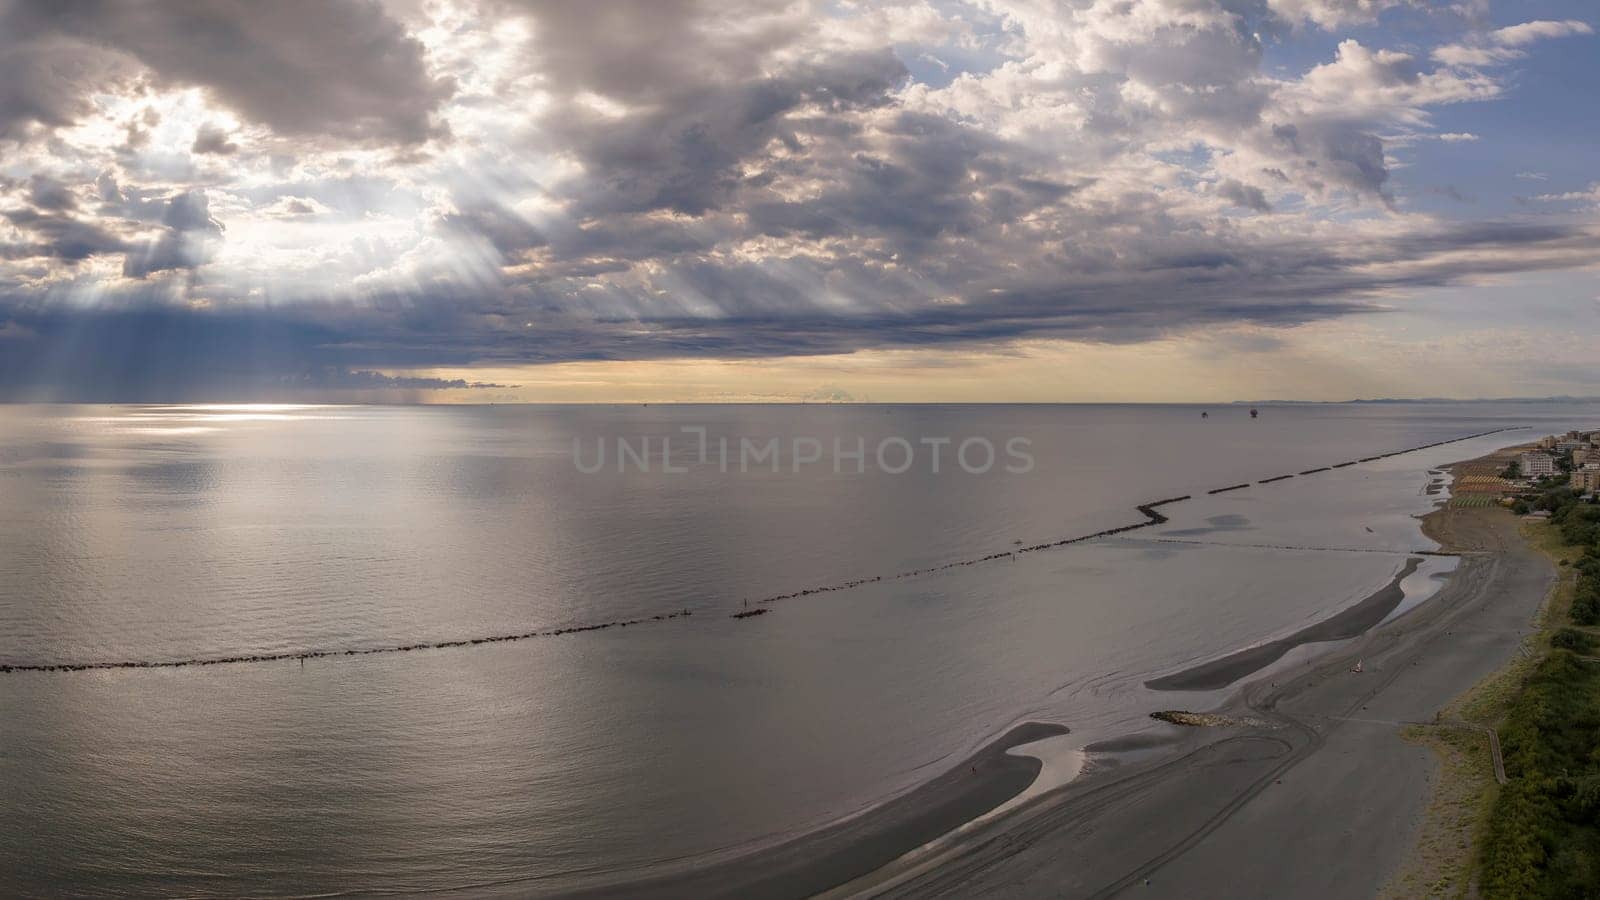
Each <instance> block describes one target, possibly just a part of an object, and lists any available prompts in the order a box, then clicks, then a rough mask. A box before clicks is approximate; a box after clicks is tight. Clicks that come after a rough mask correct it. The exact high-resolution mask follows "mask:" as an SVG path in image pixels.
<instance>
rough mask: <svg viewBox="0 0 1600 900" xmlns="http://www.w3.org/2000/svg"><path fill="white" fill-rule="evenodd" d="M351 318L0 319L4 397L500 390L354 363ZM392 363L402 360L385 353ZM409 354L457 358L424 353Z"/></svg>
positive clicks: (189, 314) (103, 314)
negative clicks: (397, 373) (392, 372)
mask: <svg viewBox="0 0 1600 900" xmlns="http://www.w3.org/2000/svg"><path fill="white" fill-rule="evenodd" d="M349 324H355V323H347V324H346V325H343V326H342V325H341V324H340V323H338V322H317V321H307V320H301V319H297V318H295V317H292V316H291V317H283V316H276V315H270V314H266V313H260V312H256V313H248V312H247V313H220V314H219V313H209V312H201V311H185V310H176V309H162V308H159V307H151V306H145V307H142V308H137V309H131V310H93V311H88V312H84V313H80V314H68V313H65V312H61V311H35V312H30V313H18V314H15V315H14V316H13V318H12V319H11V320H10V321H6V320H4V319H3V318H0V339H3V340H4V341H5V343H4V349H3V351H0V400H23V399H31V400H63V401H74V400H79V401H81V400H97V401H107V402H123V401H169V400H170V401H185V400H203V399H226V398H236V397H251V396H272V395H274V394H281V393H282V392H283V391H285V390H288V391H294V390H300V389H311V390H326V389H339V390H371V389H405V390H437V389H441V388H473V387H498V385H492V384H486V383H480V382H469V381H465V380H461V379H439V378H418V377H406V376H401V377H394V376H389V375H384V374H382V373H380V372H375V371H372V370H370V369H363V368H352V366H351V365H350V362H351V361H352V360H358V359H364V358H367V357H366V355H365V354H363V353H361V352H360V351H359V350H352V349H349V344H350V342H352V341H354V340H356V339H357V338H356V337H355V335H354V334H353V333H352V331H351V330H350V329H349V327H348V326H349ZM383 357H384V358H385V359H386V360H393V359H395V358H397V357H399V358H405V355H404V354H401V353H394V352H390V353H386V354H383ZM409 361H411V362H413V363H418V362H442V363H451V362H455V363H459V362H462V361H464V359H463V358H462V357H461V356H460V355H453V354H451V353H448V352H446V353H427V354H422V355H417V356H415V357H413V358H411V359H410V360H409Z"/></svg>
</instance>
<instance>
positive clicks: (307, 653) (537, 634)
mask: <svg viewBox="0 0 1600 900" xmlns="http://www.w3.org/2000/svg"><path fill="white" fill-rule="evenodd" d="M1515 430H1517V429H1516V428H1510V427H1508V428H1495V429H1491V430H1489V431H1480V432H1478V433H1477V434H1469V435H1466V436H1465V437H1459V438H1451V439H1449V440H1444V441H1434V442H1433V443H1431V444H1423V445H1421V446H1419V447H1411V448H1409V449H1406V450H1394V451H1391V452H1389V453H1384V454H1380V455H1378V456H1372V457H1367V458H1366V459H1363V460H1355V461H1352V462H1346V463H1339V464H1338V465H1336V466H1324V467H1322V468H1320V469H1307V470H1306V471H1304V472H1301V473H1299V474H1301V475H1311V474H1314V473H1317V472H1326V471H1328V470H1329V469H1337V468H1343V467H1345V466H1353V465H1356V464H1357V463H1358V462H1367V461H1369V460H1374V459H1386V458H1388V457H1391V456H1400V455H1402V454H1405V453H1415V452H1417V451H1420V450H1427V449H1431V448H1433V447H1438V446H1441V445H1444V444H1454V443H1457V442H1460V441H1470V440H1472V439H1473V438H1480V437H1485V436H1487V435H1491V434H1499V433H1500V432H1503V431H1515ZM1292 477H1294V476H1292V475H1279V476H1277V477H1274V478H1269V479H1266V481H1263V482H1260V483H1262V484H1265V483H1267V482H1271V481H1282V480H1283V479H1285V478H1292ZM1249 486H1250V484H1249V482H1246V483H1244V484H1236V485H1233V486H1231V487H1225V488H1218V489H1216V490H1213V491H1208V492H1207V493H1210V494H1221V493H1225V492H1227V491H1236V490H1239V489H1241V488H1246V487H1249ZM1191 496H1192V495H1190V494H1184V495H1183V496H1181V497H1168V498H1167V499H1165V500H1156V501H1154V502H1151V503H1141V504H1139V505H1137V506H1135V507H1134V509H1136V510H1138V511H1139V514H1140V515H1142V516H1144V517H1145V521H1143V522H1135V523H1133V524H1131V525H1120V526H1118V527H1116V528H1106V529H1102V530H1100V531H1095V532H1091V533H1089V534H1082V535H1078V536H1077V537H1069V538H1062V539H1061V540H1057V541H1048V542H1045V543H1042V544H1033V545H1031V546H1027V547H1017V548H1015V549H1012V550H1002V551H1000V552H998V553H990V554H988V555H987V556H979V557H976V558H973V559H964V560H957V561H955V562H948V563H942V564H940V565H935V566H927V567H925V568H921V569H910V570H907V571H904V572H897V573H894V574H891V575H873V576H870V577H866V578H856V579H852V580H850V581H843V582H839V583H838V584H831V585H824V586H821V587H813V588H806V589H804V590H799V591H790V592H788V593H785V594H775V595H773V596H770V597H764V598H762V599H760V600H758V601H755V602H757V603H764V604H765V603H777V602H778V601H781V600H792V599H795V598H798V597H809V596H811V595H813V594H825V593H830V592H833V591H844V590H849V589H851V588H856V587H861V586H863V585H867V584H874V583H877V582H882V581H899V580H902V579H907V578H916V577H919V576H922V575H929V574H932V573H935V572H944V571H948V570H950V569H958V568H963V567H966V566H975V565H978V564H980V563H986V562H995V561H997V560H1002V559H1016V558H1017V557H1018V556H1020V555H1021V554H1024V553H1037V552H1039V551H1041V550H1050V549H1053V548H1056V547H1065V546H1068V545H1071V544H1081V543H1084V542H1087V541H1093V540H1098V539H1100V538H1106V537H1114V536H1116V535H1120V534H1126V533H1128V532H1130V531H1135V530H1138V529H1140V528H1149V527H1151V526H1154V525H1163V524H1165V523H1166V522H1167V521H1168V520H1167V517H1166V516H1165V515H1162V514H1161V513H1160V512H1159V511H1158V509H1159V508H1160V507H1163V506H1166V505H1168V504H1172V503H1180V502H1182V501H1184V500H1188V499H1191ZM1439 555H1445V554H1439ZM766 611H767V610H766V609H762V608H755V609H748V610H745V611H742V612H737V613H734V614H733V616H732V618H735V619H743V618H748V617H751V616H758V615H762V614H763V613H765V612H766ZM690 615H693V613H692V612H691V611H690V610H688V609H682V610H679V611H677V612H672V613H661V614H657V615H653V616H646V617H642V618H637V619H618V620H615V621H610V622H597V623H593V624H589V625H568V626H565V627H562V628H546V629H535V630H531V631H523V632H516V633H510V634H494V635H487V636H484V637H472V638H459V639H454V640H441V641H419V642H416V643H411V644H391V645H384V646H378V647H358V648H350V649H344V650H339V649H330V650H298V651H285V652H282V653H252V654H242V655H234V656H203V657H193V658H188V659H172V660H113V661H105V662H82V663H74V662H57V663H0V675H6V674H10V673H13V672H87V671H91V670H96V669H182V668H190V667H201V666H221V665H236V664H242V663H269V662H293V661H294V660H302V661H304V660H308V659H328V658H332V657H340V656H374V655H378V654H385V653H410V652H412V651H414V650H447V649H452V648H458V647H474V646H477V645H479V644H499V643H506V642H510V641H526V640H532V639H533V638H544V637H559V636H563V635H569V634H583V633H585V632H591V631H604V630H606V629H609V628H626V627H628V626H629V625H643V624H646V623H649V622H665V621H668V620H671V619H682V618H687V617H689V616H690Z"/></svg>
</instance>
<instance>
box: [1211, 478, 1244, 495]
mask: <svg viewBox="0 0 1600 900" xmlns="http://www.w3.org/2000/svg"><path fill="white" fill-rule="evenodd" d="M1249 486H1250V482H1248V481H1246V482H1245V483H1244V484H1231V485H1228V486H1227V487H1225V488H1217V489H1216V490H1212V491H1206V493H1208V494H1226V493H1227V492H1229V491H1242V490H1244V489H1245V488H1247V487H1249Z"/></svg>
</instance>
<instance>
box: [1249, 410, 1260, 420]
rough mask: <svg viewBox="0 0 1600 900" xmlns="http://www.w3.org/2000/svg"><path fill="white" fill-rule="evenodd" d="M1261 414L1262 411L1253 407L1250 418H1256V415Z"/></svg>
mask: <svg viewBox="0 0 1600 900" xmlns="http://www.w3.org/2000/svg"><path fill="white" fill-rule="evenodd" d="M1259 415H1261V413H1260V412H1258V411H1256V410H1253V409H1252V410H1250V418H1252V419H1254V418H1255V417H1256V416H1259Z"/></svg>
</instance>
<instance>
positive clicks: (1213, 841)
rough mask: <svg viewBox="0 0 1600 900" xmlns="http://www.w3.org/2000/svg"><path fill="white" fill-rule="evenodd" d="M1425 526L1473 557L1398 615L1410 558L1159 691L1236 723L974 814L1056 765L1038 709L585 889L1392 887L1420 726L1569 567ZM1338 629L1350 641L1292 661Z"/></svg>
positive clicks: (1421, 768)
mask: <svg viewBox="0 0 1600 900" xmlns="http://www.w3.org/2000/svg"><path fill="white" fill-rule="evenodd" d="M1423 528H1424V531H1425V533H1426V534H1427V535H1428V536H1429V537H1431V538H1433V539H1434V540H1436V541H1438V542H1439V543H1440V544H1441V545H1442V547H1443V551H1442V552H1450V553H1460V554H1462V560H1461V565H1460V567H1459V568H1458V569H1457V570H1456V571H1455V573H1454V574H1453V575H1452V576H1451V577H1450V578H1449V580H1448V582H1447V583H1446V584H1445V585H1444V586H1443V587H1442V588H1441V589H1440V591H1439V592H1438V594H1437V595H1435V596H1434V597H1433V598H1431V599H1430V600H1428V601H1427V602H1426V603H1424V604H1422V605H1421V606H1420V607H1419V608H1417V609H1415V610H1412V611H1410V612H1408V613H1406V614H1405V615H1403V616H1401V617H1399V618H1397V619H1395V620H1393V621H1389V622H1387V623H1385V622H1384V620H1385V619H1386V618H1387V617H1388V616H1389V615H1390V614H1391V613H1392V612H1393V611H1394V610H1395V609H1396V607H1397V606H1398V604H1399V603H1400V601H1401V599H1402V593H1401V590H1400V582H1401V580H1402V579H1404V578H1405V577H1406V576H1407V575H1409V574H1411V573H1412V572H1413V571H1415V569H1416V567H1417V565H1418V563H1419V562H1420V560H1419V559H1418V558H1417V557H1411V558H1409V559H1408V560H1407V562H1406V563H1405V565H1404V567H1403V570H1402V571H1401V572H1400V573H1399V574H1398V575H1397V576H1396V577H1395V578H1394V579H1393V580H1392V581H1391V582H1390V583H1389V584H1388V585H1386V586H1384V587H1383V588H1381V589H1380V590H1378V591H1376V592H1374V593H1373V594H1372V595H1371V596H1369V597H1367V598H1366V599H1364V600H1362V601H1361V602H1359V603H1357V604H1355V605H1354V606H1351V607H1349V608H1347V609H1345V610H1343V611H1341V612H1339V613H1338V614H1336V615H1334V616H1331V617H1329V618H1327V619H1325V620H1322V621H1320V622H1317V623H1315V624H1313V625H1311V626H1308V627H1307V628H1305V629H1303V630H1301V631H1300V632H1298V633H1296V634H1293V635H1291V636H1288V637H1285V638H1283V639H1280V640H1277V641H1273V642H1270V643H1266V644H1262V645H1260V646H1257V647H1252V648H1248V649H1246V650H1242V651H1240V652H1237V653H1234V654H1230V655H1228V656H1226V657H1223V658H1221V659H1218V660H1215V661H1211V662H1208V663H1205V664H1202V665H1199V666H1196V667H1193V668H1191V669H1188V670H1185V671H1183V672H1180V673H1177V674H1174V675H1169V676H1164V677H1162V678H1159V679H1156V680H1153V681H1152V682H1150V683H1149V686H1150V687H1152V688H1156V689H1159V690H1165V691H1170V692H1172V693H1171V697H1172V698H1173V705H1174V706H1175V707H1181V704H1182V698H1183V697H1184V696H1185V694H1184V692H1190V691H1214V690H1217V689H1220V688H1224V687H1228V686H1230V685H1233V686H1235V687H1236V690H1235V691H1234V692H1233V694H1232V696H1231V698H1230V699H1229V700H1227V701H1226V702H1225V703H1224V704H1223V706H1221V707H1220V708H1217V709H1196V710H1194V712H1202V713H1206V714H1207V715H1206V716H1205V717H1204V720H1206V721H1209V722H1212V723H1220V724H1213V725H1211V726H1209V727H1182V726H1177V725H1166V724H1155V723H1152V724H1153V728H1152V730H1151V731H1149V732H1145V733H1142V734H1138V735H1132V736H1129V737H1127V738H1123V739H1117V740H1112V741H1106V742H1102V743H1100V744H1096V745H1091V746H1090V747H1089V748H1087V749H1088V751H1089V753H1090V760H1091V762H1090V765H1089V767H1088V769H1087V770H1086V773H1085V775H1084V776H1083V777H1080V778H1078V779H1077V780H1075V781H1073V782H1072V783H1071V784H1069V785H1067V786H1066V787H1064V788H1062V789H1059V790H1056V791H1053V792H1050V793H1047V794H1044V795H1043V796H1040V797H1038V798H1035V799H1033V800H1031V801H1029V802H1027V803H1024V804H1022V805H1021V806H1020V807H1019V808H1018V809H1016V810H1014V811H1012V812H1010V813H1009V814H1004V815H1001V816H999V817H995V818H993V819H991V820H987V821H979V822H973V821H972V820H974V819H977V818H978V817H979V816H981V815H982V814H983V813H985V812H987V811H989V810H991V809H994V808H995V807H997V806H999V805H1000V804H1001V803H1003V802H1005V801H1006V800H1007V799H1009V798H1010V797H1013V796H1015V795H1016V794H1017V793H1019V792H1021V791H1022V790H1023V789H1024V788H1025V787H1026V786H1027V785H1028V784H1029V783H1030V782H1031V780H1032V779H1033V777H1034V776H1035V774H1036V773H1037V772H1038V771H1039V768H1040V764H1039V762H1038V761H1037V760H1033V759H1030V758H1027V757H1019V756H1015V755H1010V754H1007V753H1006V752H1005V750H1006V749H1007V748H1010V747H1015V746H1017V745H1020V744H1024V743H1027V742H1029V741H1032V740H1037V739H1039V738H1041V737H1046V736H1049V735H1052V734H1059V733H1062V732H1063V731H1064V729H1063V728H1061V727H1060V726H1055V725H1043V724H1039V723H1030V724H1028V725H1023V726H1020V727H1018V728H1016V729H1013V730H1012V731H1011V732H1009V733H1007V734H1006V735H1005V736H1003V737H1001V738H999V739H997V740H996V741H994V742H993V743H991V744H990V745H988V746H987V747H985V748H984V749H983V750H982V751H980V752H979V753H978V754H977V755H976V756H974V757H973V758H972V759H971V760H968V761H966V762H963V763H962V764H960V765H958V766H955V767H954V768H952V769H951V770H950V771H949V772H947V773H946V774H945V775H943V776H941V777H940V778H938V779H935V780H934V781H932V782H929V783H927V784H925V785H923V786H921V787H919V788H918V789H916V790H914V791H912V792H910V793H908V794H905V795H903V796H901V797H899V798H897V799H895V800H893V801H891V802H889V803H887V804H884V805H882V806H880V807H878V808H876V809H874V810H871V811H869V812H868V813H866V814H864V815H862V816H859V817H856V818H854V819H851V820H849V821H846V822H843V823H840V824H839V825H837V826H835V827H832V828H829V829H824V830H823V831H820V832H817V833H815V834H811V835H806V836H802V837H800V838H796V839H794V840H791V841H789V842H787V843H784V844H782V845H780V846H778V847H775V848H772V849H770V850H765V851H761V852H758V853H755V854H751V855H748V856H744V857H740V858H737V859H732V860H727V861H724V862H721V863H718V864H715V865H712V866H710V867H705V868H699V869H695V870H691V871H687V872H684V873H681V874H676V875H666V876H662V877H660V878H657V879H654V880H652V881H649V882H645V883H638V882H635V883H631V884H626V885H619V886H618V887H617V888H615V889H614V890H602V891H596V892H593V893H590V894H586V895H585V896H596V897H602V896H621V895H623V894H626V895H628V896H641V895H642V896H685V895H689V894H693V895H696V896H706V897H720V896H726V897H733V896H739V897H774V898H777V897H803V896H812V895H818V894H819V893H820V895H821V896H826V897H834V898H843V897H907V898H911V897H919V898H920V897H929V896H952V897H973V896H985V897H989V896H1001V897H1063V896H1066V897H1089V898H1099V897H1113V896H1120V895H1122V894H1124V893H1128V894H1130V895H1135V896H1140V897H1183V898H1194V897H1218V898H1223V897H1228V898H1232V897H1241V896H1259V897H1267V896H1291V895H1292V896H1297V897H1327V898H1348V897H1361V896H1374V895H1376V894H1378V893H1379V892H1380V890H1381V889H1382V888H1383V886H1384V884H1385V883H1386V882H1387V881H1388V879H1389V878H1390V877H1391V875H1392V874H1393V873H1394V872H1395V870H1396V869H1397V868H1398V866H1399V865H1400V864H1401V862H1402V860H1403V859H1404V857H1405V855H1406V853H1407V850H1408V848H1409V847H1410V845H1411V843H1412V842H1413V839H1414V833H1415V830H1416V828H1417V826H1418V823H1419V821H1420V818H1421V816H1422V813H1423V810H1424V808H1425V805H1426V803H1427V799H1428V794H1429V786H1430V779H1432V778H1433V777H1434V775H1435V770H1436V768H1437V763H1436V761H1435V760H1434V758H1433V756H1432V755H1431V754H1430V752H1429V751H1428V750H1427V749H1425V748H1423V747H1420V746H1417V745H1416V744H1411V743H1406V742H1404V741H1402V739H1401V731H1402V729H1404V728H1405V727H1407V726H1408V725H1409V724H1412V723H1419V722H1428V721H1431V720H1432V719H1433V718H1434V717H1435V716H1436V714H1437V713H1438V711H1439V710H1440V709H1441V708H1442V707H1444V706H1445V705H1446V704H1447V703H1448V702H1449V701H1450V700H1451V699H1452V698H1453V697H1455V696H1457V695H1458V694H1460V693H1462V692H1463V691H1465V690H1467V689H1468V688H1470V687H1471V686H1472V685H1474V684H1475V683H1477V682H1478V681H1479V680H1480V679H1482V678H1483V677H1484V676H1486V675H1488V674H1489V673H1491V672H1493V671H1494V670H1495V669H1497V668H1498V667H1500V666H1501V665H1503V664H1504V663H1505V662H1506V661H1507V660H1508V659H1509V658H1510V657H1511V655H1512V654H1514V653H1515V652H1516V649H1517V647H1518V645H1519V644H1520V642H1521V640H1522V639H1523V637H1524V636H1525V635H1526V634H1528V633H1529V632H1530V631H1531V630H1532V624H1531V622H1532V619H1533V617H1534V615H1535V614H1536V613H1537V611H1538V609H1539V608H1540V606H1541V604H1542V602H1543V601H1544V599H1545V597H1546V595H1547V593H1548V591H1549V589H1550V586H1551V584H1552V583H1553V580H1554V577H1555V575H1554V571H1553V569H1552V568H1551V566H1550V565H1549V563H1548V561H1546V560H1545V559H1544V558H1543V557H1541V556H1540V555H1539V554H1537V553H1536V552H1535V551H1533V550H1532V549H1531V548H1529V547H1528V546H1527V545H1526V544H1525V543H1524V541H1523V540H1522V538H1521V537H1520V536H1519V534H1518V532H1517V522H1516V520H1515V519H1514V518H1513V517H1512V516H1511V515H1509V514H1508V513H1506V512H1505V511H1504V510H1500V509H1495V508H1483V507H1476V508H1449V507H1446V508H1441V509H1439V510H1436V511H1434V512H1433V513H1431V514H1429V515H1428V516H1426V517H1424V519H1423ZM1380 623H1381V624H1380ZM1330 641H1345V642H1347V643H1345V644H1344V645H1343V646H1341V647H1339V648H1338V649H1337V650H1335V651H1333V652H1329V653H1324V654H1321V655H1317V654H1316V653H1315V651H1312V652H1308V653H1300V654H1296V655H1294V656H1292V657H1291V658H1289V659H1287V660H1284V659H1283V657H1285V656H1286V655H1287V654H1289V653H1290V652H1291V651H1293V650H1295V648H1297V647H1301V646H1303V645H1307V644H1315V643H1320V642H1330ZM1301 657H1306V661H1305V662H1303V663H1302V662H1301ZM1358 661H1359V662H1360V664H1361V666H1360V669H1361V670H1360V671H1359V672H1357V671H1353V668H1354V667H1355V664H1356V663H1357V662H1358ZM962 825H965V826H966V827H964V828H961V829H960V830H956V829H957V827H958V826H962ZM935 839H937V840H935ZM913 851H914V852H913ZM1135 889H1137V891H1136V892H1135Z"/></svg>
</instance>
